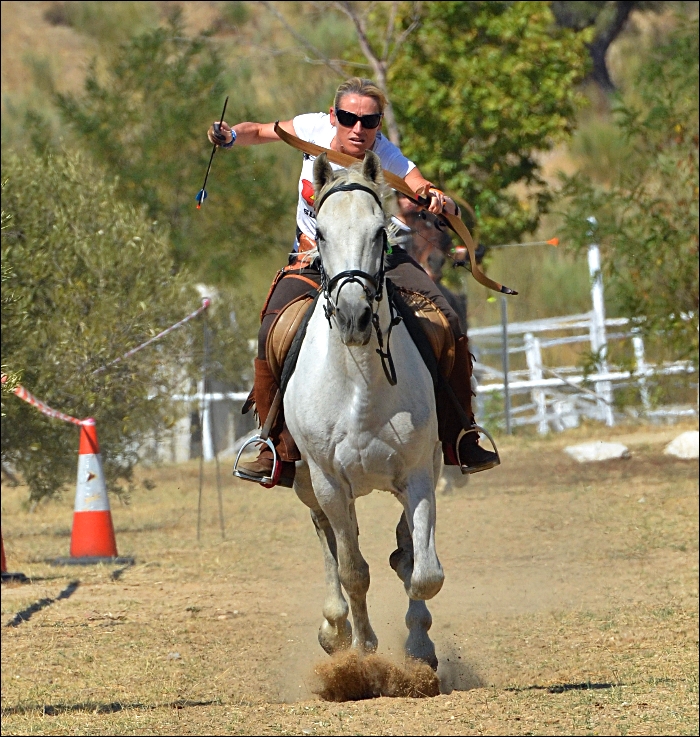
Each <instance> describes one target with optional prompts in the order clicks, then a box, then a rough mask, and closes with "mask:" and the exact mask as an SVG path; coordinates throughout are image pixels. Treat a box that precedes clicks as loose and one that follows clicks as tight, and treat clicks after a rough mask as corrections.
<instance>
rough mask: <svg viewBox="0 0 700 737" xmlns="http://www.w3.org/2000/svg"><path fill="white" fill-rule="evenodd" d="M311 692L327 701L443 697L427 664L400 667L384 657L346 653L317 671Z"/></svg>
mask: <svg viewBox="0 0 700 737" xmlns="http://www.w3.org/2000/svg"><path fill="white" fill-rule="evenodd" d="M311 690H312V691H313V692H314V693H315V694H317V695H318V696H320V698H322V699H324V700H325V701H361V700H362V699H376V698H379V697H380V696H389V697H392V696H393V697H410V698H425V697H429V696H437V695H438V694H439V693H440V681H439V679H438V676H437V674H436V673H435V672H434V671H433V669H432V668H431V667H430V666H429V665H426V664H425V663H420V662H418V661H410V660H409V661H406V662H405V663H403V664H398V663H394V662H392V661H391V660H389V659H387V658H385V657H384V656H382V655H365V656H361V655H359V654H358V653H357V652H356V651H354V650H346V651H344V652H342V653H339V654H337V655H334V656H333V657H331V658H330V659H328V660H325V661H323V662H322V663H319V664H317V665H316V666H315V667H314V683H313V686H312V689H311Z"/></svg>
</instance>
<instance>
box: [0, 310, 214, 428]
mask: <svg viewBox="0 0 700 737" xmlns="http://www.w3.org/2000/svg"><path fill="white" fill-rule="evenodd" d="M210 304H211V300H209V299H204V300H203V301H202V306H201V307H199V308H198V309H196V310H195V311H194V312H192V313H190V314H189V315H187V317H185V318H183V319H182V320H180V321H179V322H176V323H175V324H174V325H171V326H170V327H169V328H166V329H165V330H163V331H162V332H160V333H158V335H155V336H154V337H153V338H151V339H150V340H147V341H146V342H145V343H142V344H141V345H140V346H137V347H136V348H132V350H130V351H128V352H127V353H125V354H124V355H123V356H120V357H119V358H115V359H114V361H110V363H107V364H105V365H104V366H100V368H98V369H96V370H95V371H93V372H92V375H93V376H94V375H95V374H98V373H100V371H104V370H106V369H108V368H109V367H110V366H114V364H116V363H119V362H120V361H123V360H124V359H125V358H129V357H130V356H133V355H134V353H138V351H140V350H141V349H142V348H145V347H146V346H148V345H150V344H151V343H154V342H155V341H156V340H159V339H160V338H162V337H163V336H165V335H167V334H168V333H171V332H172V331H173V330H177V328H179V327H182V326H183V325H184V324H185V323H187V322H189V321H190V320H192V319H193V318H195V317H197V315H200V314H201V313H202V312H204V310H206V309H207V308H208V307H209V305H210ZM6 379H7V377H6V376H5V375H4V374H3V375H2V383H3V384H4V383H5V381H6ZM13 393H14V394H16V395H17V396H18V397H19V398H20V399H21V400H23V401H24V402H27V404H31V405H32V407H35V408H36V409H38V410H39V412H41V413H42V414H44V415H46V416H47V417H52V418H53V419H55V420H63V422H70V423H71V424H72V425H78V426H82V425H85V424H86V423H92V422H93V420H91V419H89V420H79V419H78V418H77V417H72V416H71V415H67V414H65V413H64V412H59V411H58V410H57V409H53V408H52V407H49V405H48V404H46V402H42V401H41V400H40V399H37V398H36V397H35V396H34V395H33V394H31V392H28V391H27V390H26V389H25V388H24V387H23V386H21V385H19V384H18V385H17V386H16V387H15V388H14V390H13Z"/></svg>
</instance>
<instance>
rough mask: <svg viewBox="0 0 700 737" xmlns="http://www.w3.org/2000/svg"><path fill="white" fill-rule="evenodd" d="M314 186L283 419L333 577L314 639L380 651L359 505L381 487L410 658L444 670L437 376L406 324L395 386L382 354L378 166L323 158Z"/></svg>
mask: <svg viewBox="0 0 700 737" xmlns="http://www.w3.org/2000/svg"><path fill="white" fill-rule="evenodd" d="M314 184H315V189H316V203H317V205H316V207H317V218H318V220H317V223H318V231H317V235H318V255H319V256H320V259H321V262H322V273H323V287H324V293H323V295H322V297H321V298H320V299H319V303H318V304H317V308H316V309H315V311H314V313H313V315H312V317H311V319H310V321H309V323H308V327H307V330H306V336H305V338H304V342H303V344H302V347H301V350H300V352H299V356H298V361H297V365H296V369H295V371H294V373H293V375H292V377H291V379H290V381H289V384H288V386H287V390H286V394H285V416H286V419H287V424H288V427H289V429H290V431H291V433H292V435H293V436H294V439H295V441H296V443H297V445H298V447H299V450H300V452H301V456H302V459H303V460H302V461H300V462H298V463H297V472H296V479H295V483H294V488H295V491H296V493H297V495H298V496H299V498H300V499H301V500H302V501H303V502H304V503H305V504H306V505H307V506H308V507H309V508H310V509H311V517H312V519H313V522H314V525H315V526H316V531H317V533H318V537H319V540H320V541H321V547H322V550H323V557H324V563H325V569H326V585H327V594H326V601H325V604H324V606H323V616H324V620H323V622H322V624H321V627H320V630H319V635H318V639H319V642H320V644H321V646H322V647H323V648H324V650H326V652H328V653H333V652H335V651H337V650H340V649H342V648H346V647H349V646H350V645H352V646H353V647H354V648H357V649H358V650H360V651H364V652H372V651H374V650H376V648H377V636H376V635H375V633H374V631H373V630H372V626H371V625H370V622H369V617H368V612H367V601H366V596H367V590H368V588H369V582H370V577H369V566H368V565H367V562H366V561H365V559H364V558H363V557H362V554H361V553H360V548H359V545H358V534H359V529H358V525H357V517H356V514H355V500H356V499H357V498H358V497H361V496H365V495H367V494H369V493H370V492H371V491H372V490H373V489H383V490H386V491H390V492H392V493H393V494H394V495H395V496H396V498H397V499H398V500H399V501H400V502H401V504H402V505H403V514H402V515H401V519H400V521H399V524H398V526H397V528H396V538H397V543H398V550H396V551H395V552H394V553H393V554H392V555H391V558H390V564H391V566H392V568H393V569H394V570H395V571H396V573H397V574H398V576H399V578H401V580H402V581H403V583H404V587H405V590H406V593H407V594H408V598H409V603H408V612H407V614H406V626H407V627H408V630H409V634H408V639H407V641H406V653H407V655H409V656H410V657H413V658H416V659H420V660H423V661H425V662H427V663H429V664H430V665H431V666H432V667H433V668H437V657H436V655H435V646H434V645H433V643H432V641H431V640H430V638H429V636H428V630H429V629H430V626H431V624H432V618H431V616H430V612H429V611H428V608H427V606H426V604H425V600H426V599H430V598H432V597H433V596H435V595H436V594H437V593H438V591H440V589H441V587H442V583H443V580H444V574H443V570H442V566H441V565H440V561H439V560H438V557H437V554H436V552H435V485H436V483H437V480H438V478H439V474H440V468H441V446H440V443H439V442H438V426H437V415H436V409H435V394H434V389H433V383H432V380H431V377H430V373H429V371H428V369H427V367H426V365H425V363H424V362H423V360H422V359H421V356H420V354H419V352H418V349H417V348H416V346H415V344H414V343H413V341H412V339H411V338H410V336H409V334H408V331H407V330H406V328H405V326H404V324H403V323H399V324H396V325H395V327H394V328H393V332H391V342H390V352H391V355H392V356H393V364H394V365H395V377H396V385H395V386H392V385H391V382H390V381H389V380H388V376H389V374H390V373H391V372H389V371H387V370H386V367H385V366H386V364H385V366H383V365H382V364H383V362H384V359H382V358H381V357H380V355H378V351H377V346H379V348H380V349H382V347H384V348H385V349H386V348H388V345H387V343H386V341H387V340H388V336H387V334H388V333H389V332H390V325H391V323H392V317H393V314H392V311H391V310H390V307H389V304H388V302H389V300H388V298H387V295H386V288H385V285H384V252H385V245H386V233H385V227H386V225H387V222H388V217H389V216H388V215H387V213H386V212H385V211H384V207H383V202H384V198H385V197H386V195H387V190H386V188H385V186H384V184H383V179H382V172H381V165H380V161H379V158H378V157H377V156H376V155H375V154H374V153H372V152H367V154H366V156H365V159H364V162H363V163H358V164H357V165H355V166H353V167H351V168H350V169H347V170H341V171H338V172H333V170H332V169H331V166H330V164H329V163H328V160H327V159H326V156H325V154H322V155H321V156H319V157H318V159H317V160H316V162H315V164H314ZM377 297H379V299H377ZM322 306H323V307H325V309H321V307H322ZM394 322H395V321H394ZM377 327H378V328H379V331H378V330H377ZM382 338H383V339H382ZM385 355H386V354H385ZM387 360H388V361H389V365H391V360H390V359H387ZM392 372H393V367H392ZM341 587H342V589H344V590H345V593H346V594H347V596H348V598H349V599H350V610H351V611H352V620H353V625H354V630H353V627H352V626H351V625H350V623H349V622H348V604H347V602H346V600H345V597H344V596H343V591H342V589H341Z"/></svg>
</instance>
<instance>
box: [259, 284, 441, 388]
mask: <svg viewBox="0 0 700 737" xmlns="http://www.w3.org/2000/svg"><path fill="white" fill-rule="evenodd" d="M395 289H396V291H397V292H398V293H399V295H400V296H401V298H402V299H403V301H404V302H405V303H406V305H407V306H408V307H409V309H410V310H411V312H412V313H413V314H414V315H415V317H416V319H417V321H418V323H419V324H420V326H421V328H422V330H423V332H424V334H425V337H426V338H427V339H428V342H429V343H430V347H431V349H432V351H433V354H434V356H435V360H436V361H437V362H438V366H439V368H440V372H441V373H442V375H443V376H449V375H450V374H451V373H452V368H453V366H454V361H455V339H454V334H453V333H452V329H451V328H450V324H449V322H448V321H447V318H446V317H445V316H444V315H443V313H442V312H441V311H440V309H439V308H438V307H437V306H436V305H435V303H434V302H432V301H431V300H430V299H428V298H427V297H425V296H424V295H422V294H420V293H418V292H413V291H411V290H409V289H400V288H395ZM313 301H314V297H313V295H312V294H311V293H309V294H304V295H302V296H301V297H298V298H297V299H295V300H293V301H292V302H290V303H289V304H288V305H287V306H286V307H285V308H284V309H283V310H282V311H281V312H280V313H279V314H278V315H277V317H276V318H275V321H274V322H273V323H272V326H271V327H270V332H269V333H268V335H267V342H266V344H265V353H266V355H267V361H268V364H269V366H270V370H271V371H272V374H273V376H274V377H275V379H276V381H277V384H278V385H279V384H280V381H281V377H282V370H283V367H284V361H285V359H286V358H287V355H288V354H289V350H290V348H291V346H292V342H293V341H294V336H295V335H296V333H297V330H298V329H299V326H300V325H301V323H302V322H303V320H304V316H305V315H306V313H307V311H308V309H309V307H310V306H311V303H312V302H313Z"/></svg>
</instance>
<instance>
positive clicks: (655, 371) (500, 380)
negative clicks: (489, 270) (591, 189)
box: [469, 244, 698, 434]
mask: <svg viewBox="0 0 700 737" xmlns="http://www.w3.org/2000/svg"><path fill="white" fill-rule="evenodd" d="M588 266H589V273H590V275H591V301H592V306H593V309H592V310H591V311H590V312H585V313H583V314H578V315H566V316H563V317H552V318H546V319H542V320H531V321H528V322H520V323H508V316H507V302H506V299H507V298H506V297H501V324H500V325H490V326H488V327H481V328H473V329H470V330H469V339H470V342H471V343H472V345H475V346H476V347H477V352H478V354H479V356H480V357H481V356H487V355H495V354H500V355H501V368H502V370H501V371H498V370H497V369H494V368H492V367H490V366H487V365H486V364H485V363H483V362H477V364H476V365H475V375H476V377H477V389H476V391H477V398H482V397H483V396H484V395H488V394H494V393H503V395H504V414H505V426H506V431H507V432H510V430H511V427H512V426H516V425H525V424H536V425H537V429H538V432H540V433H542V434H544V433H547V432H549V431H550V430H557V431H560V430H564V429H566V428H567V427H575V426H576V425H578V424H579V421H580V417H581V416H586V417H589V418H592V419H596V420H599V421H602V422H605V423H606V424H607V425H610V426H611V425H614V424H615V411H614V390H615V388H621V387H622V386H627V385H629V384H630V383H635V384H636V385H637V387H638V389H639V394H640V399H641V406H642V413H643V414H646V415H647V416H649V417H652V418H653V417H663V416H666V417H680V416H695V415H697V414H698V408H697V404H696V405H694V406H693V405H687V406H674V407H659V408H656V409H653V408H652V405H651V399H650V394H649V381H650V379H652V378H653V377H657V376H664V375H673V374H692V373H695V372H696V371H697V369H696V368H695V366H694V365H693V363H692V362H691V361H677V362H674V363H664V364H661V365H655V364H650V363H648V362H647V361H646V358H645V352H644V341H643V339H642V336H641V334H640V333H639V328H638V326H637V325H635V324H634V323H632V322H631V321H630V320H629V319H627V318H607V319H606V317H605V303H604V300H603V282H602V277H601V271H600V251H599V249H598V246H597V245H595V244H592V245H591V246H589V249H588ZM609 329H614V330H615V331H614V332H608V330H609ZM551 333H569V334H562V335H556V336H550V335H549V334H551ZM540 336H543V337H540ZM544 336H546V337H544ZM611 340H630V341H631V343H632V348H633V352H634V360H635V366H634V370H632V371H629V370H620V369H616V368H615V367H612V366H610V365H609V358H608V343H609V341H611ZM573 343H587V344H589V346H590V347H589V350H590V353H591V354H593V355H595V356H596V358H597V360H596V367H597V372H596V373H594V374H589V375H587V376H586V375H584V374H583V372H582V370H581V368H579V367H576V366H564V367H557V368H550V367H547V366H545V365H544V362H543V360H542V350H543V349H546V348H552V347H554V346H559V345H566V344H573ZM515 353H525V357H526V362H527V369H525V370H520V371H511V370H510V368H509V364H510V360H509V358H510V355H512V354H515ZM545 375H547V376H545ZM584 384H590V385H591V386H590V388H589V387H588V386H584ZM567 390H568V391H567ZM571 390H573V391H571ZM523 393H527V394H529V395H530V400H531V401H530V403H527V404H524V405H520V406H517V407H512V404H511V397H512V396H513V395H517V394H523ZM482 412H483V408H482Z"/></svg>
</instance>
